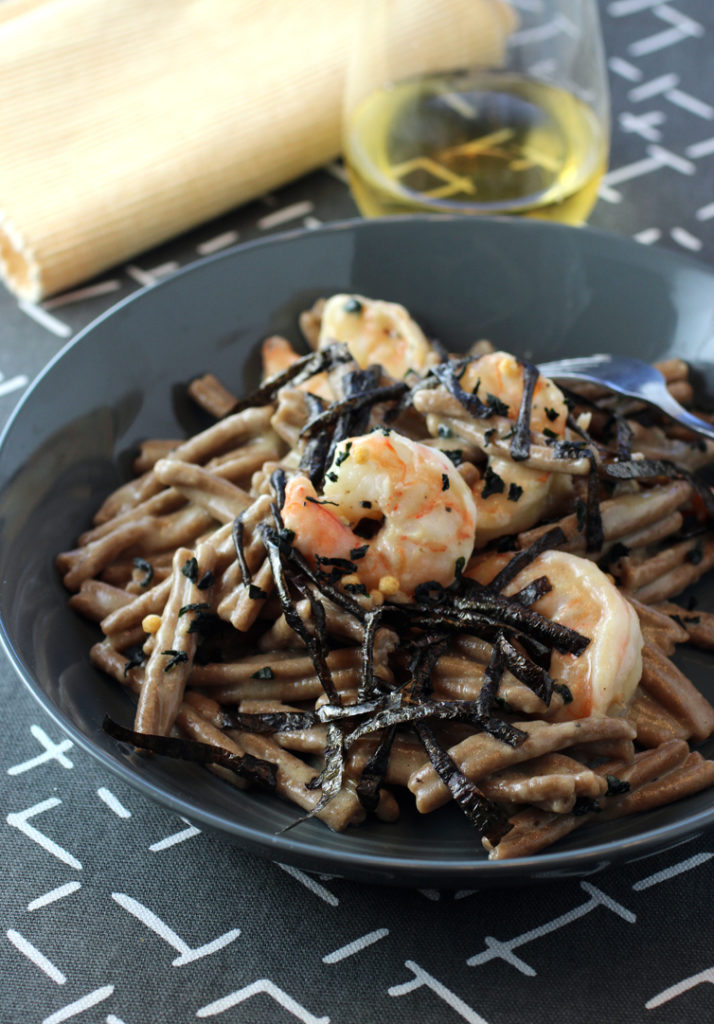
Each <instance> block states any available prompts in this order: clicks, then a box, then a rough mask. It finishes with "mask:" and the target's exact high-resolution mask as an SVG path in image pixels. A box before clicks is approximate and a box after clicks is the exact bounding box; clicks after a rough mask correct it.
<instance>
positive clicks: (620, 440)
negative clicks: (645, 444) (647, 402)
mask: <svg viewBox="0 0 714 1024" xmlns="http://www.w3.org/2000/svg"><path fill="white" fill-rule="evenodd" d="M615 426H616V428H617V457H618V459H619V460H620V462H627V461H628V460H629V459H631V458H632V438H633V437H634V432H633V430H632V427H631V426H630V424H629V423H628V422H627V420H625V419H623V418H622V416H615Z"/></svg>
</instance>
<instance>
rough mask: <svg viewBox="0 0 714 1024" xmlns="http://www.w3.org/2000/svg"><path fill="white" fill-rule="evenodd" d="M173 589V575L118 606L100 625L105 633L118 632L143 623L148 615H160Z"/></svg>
mask: <svg viewBox="0 0 714 1024" xmlns="http://www.w3.org/2000/svg"><path fill="white" fill-rule="evenodd" d="M170 589H171V577H167V578H166V579H165V580H162V581H161V582H160V583H157V584H156V585H155V586H153V587H151V589H150V590H146V591H144V593H143V594H140V595H139V596H138V597H135V598H134V599H133V600H132V601H130V602H129V604H126V605H124V607H123V608H117V609H116V611H113V612H110V613H109V615H107V616H106V618H104V619H102V621H101V622H100V624H99V625H100V626H101V628H102V631H103V632H104V633H117V632H120V631H121V630H124V629H131V628H132V627H133V626H137V625H141V623H142V621H143V620H144V618H145V617H146V616H147V615H158V614H159V612H160V611H161V610H162V609H163V607H164V605H165V604H166V599H167V598H168V596H169V590H170Z"/></svg>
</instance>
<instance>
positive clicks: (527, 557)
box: [489, 526, 565, 593]
mask: <svg viewBox="0 0 714 1024" xmlns="http://www.w3.org/2000/svg"><path fill="white" fill-rule="evenodd" d="M564 543H565V534H564V533H563V531H562V530H561V528H560V527H559V526H554V527H553V528H552V530H548V531H547V532H546V533H543V534H541V535H540V537H538V539H537V540H534V541H533V543H532V544H531V545H530V546H529V547H527V548H524V549H523V550H522V551H518V552H516V554H515V555H514V556H513V558H512V559H511V560H510V562H509V563H508V565H505V566H504V567H503V569H501V571H500V572H499V573H498V575H497V576H494V578H493V579H492V580H491V582H490V583H489V589H490V590H495V591H496V593H500V592H501V591H502V590H503V589H504V587H507V586H508V584H509V583H510V582H511V581H512V580H514V579H515V578H516V576H517V575H518V573H519V572H522V571H523V569H525V568H526V566H527V565H530V564H531V562H533V561H535V559H536V558H537V557H538V555H540V554H542V553H543V552H544V551H548V550H549V549H550V548H558V547H560V545H561V544H564Z"/></svg>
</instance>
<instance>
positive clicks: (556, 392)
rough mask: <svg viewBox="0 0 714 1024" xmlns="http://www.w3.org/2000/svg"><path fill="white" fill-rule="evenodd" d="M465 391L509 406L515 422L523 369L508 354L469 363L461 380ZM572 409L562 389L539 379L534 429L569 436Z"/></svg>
mask: <svg viewBox="0 0 714 1024" xmlns="http://www.w3.org/2000/svg"><path fill="white" fill-rule="evenodd" d="M460 383H461V387H462V388H463V389H464V391H472V392H473V391H475V393H476V394H477V395H478V396H479V398H481V399H482V401H484V402H485V401H486V400H487V396H488V395H495V397H496V398H500V400H501V401H502V402H503V403H504V404H505V405H507V406H508V412H507V416H508V418H509V419H511V420H515V419H516V418H517V416H518V410H519V409H520V406H521V399H522V398H523V366H522V365H521V363H519V362H518V360H517V359H516V358H515V357H514V356H512V355H509V354H508V353H507V352H488V353H486V355H483V356H481V357H480V358H479V359H475V360H474V361H473V362H471V363H469V364H468V365H467V367H466V370H465V371H464V374H463V376H462V378H461V381H460ZM567 418H568V407H567V405H566V404H565V398H564V396H563V392H562V391H561V390H560V388H559V387H558V386H557V385H556V384H554V383H553V381H552V380H549V378H548V377H538V380H537V381H536V385H535V388H534V389H533V402H532V404H531V429H533V430H538V431H540V432H541V433H542V432H543V431H544V430H549V431H550V432H551V433H552V434H556V435H557V436H558V437H563V435H564V433H565V423H566V420H567Z"/></svg>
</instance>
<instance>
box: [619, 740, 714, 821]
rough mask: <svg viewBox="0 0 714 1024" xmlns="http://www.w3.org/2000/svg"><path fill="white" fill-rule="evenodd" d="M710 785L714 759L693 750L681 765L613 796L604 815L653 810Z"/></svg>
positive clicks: (713, 772)
mask: <svg viewBox="0 0 714 1024" xmlns="http://www.w3.org/2000/svg"><path fill="white" fill-rule="evenodd" d="M709 786H714V761H708V760H705V758H703V757H702V755H701V754H700V753H699V752H698V751H692V753H690V754H689V756H688V757H687V759H686V761H685V762H684V764H682V765H681V766H680V767H679V768H675V769H674V770H673V771H671V772H669V773H667V774H666V775H663V776H662V777H661V778H658V779H655V780H653V781H652V782H648V783H647V784H645V785H643V786H641V787H639V788H638V789H635V790H633V791H632V792H630V793H625V794H624V795H623V796H621V797H617V798H616V799H615V800H613V802H612V804H611V805H608V806H607V807H606V808H605V817H606V818H620V817H622V816H623V815H625V814H638V813H640V812H642V811H650V810H653V809H654V808H655V807H662V806H663V805H664V804H671V803H673V802H674V801H675V800H682V799H684V797H685V796H691V795H692V794H693V793H698V792H699V791H700V790H702V789H707V788H708V787H709Z"/></svg>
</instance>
